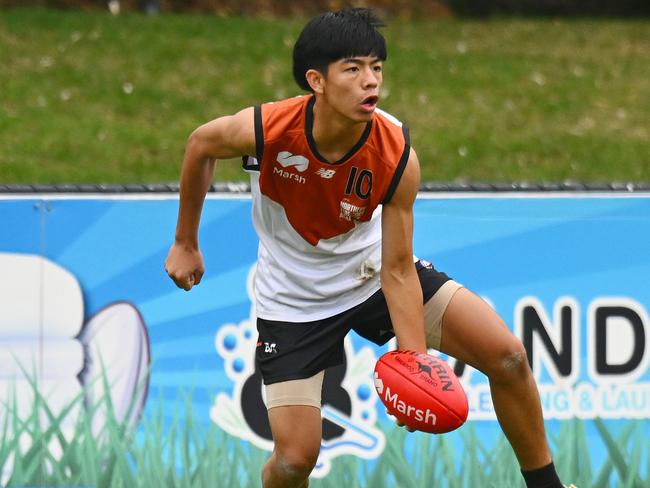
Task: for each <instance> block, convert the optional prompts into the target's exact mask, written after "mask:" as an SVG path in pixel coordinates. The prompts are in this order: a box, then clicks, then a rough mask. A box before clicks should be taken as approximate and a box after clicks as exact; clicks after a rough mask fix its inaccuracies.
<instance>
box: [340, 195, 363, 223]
mask: <svg viewBox="0 0 650 488" xmlns="http://www.w3.org/2000/svg"><path fill="white" fill-rule="evenodd" d="M365 211H366V207H359V206H357V205H353V204H351V203H350V202H348V201H346V200H341V213H340V214H339V218H340V219H344V220H347V221H349V222H353V221H355V220H360V219H361V217H363V214H364V213H365Z"/></svg>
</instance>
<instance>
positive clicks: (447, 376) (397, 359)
mask: <svg viewBox="0 0 650 488" xmlns="http://www.w3.org/2000/svg"><path fill="white" fill-rule="evenodd" d="M375 388H376V390H377V393H378V394H379V398H380V399H381V401H382V403H383V404H384V405H385V406H386V409H387V410H388V413H389V414H391V415H394V416H395V417H396V418H397V420H398V422H400V423H402V424H404V425H405V426H406V427H408V428H410V429H414V430H420V431H422V432H429V433H433V434H442V433H445V432H449V431H452V430H454V429H457V428H458V427H460V426H461V425H463V424H464V423H465V420H467V414H468V405H467V396H466V395H465V391H464V390H463V387H462V385H461V384H460V380H459V379H458V377H457V376H456V375H455V374H454V372H453V370H452V369H451V367H450V366H449V365H448V364H447V363H446V362H445V361H443V360H442V359H440V358H437V357H435V356H431V355H429V354H424V353H420V352H415V351H391V352H388V353H386V354H384V355H383V356H382V357H380V358H379V360H378V361H377V364H376V365H375Z"/></svg>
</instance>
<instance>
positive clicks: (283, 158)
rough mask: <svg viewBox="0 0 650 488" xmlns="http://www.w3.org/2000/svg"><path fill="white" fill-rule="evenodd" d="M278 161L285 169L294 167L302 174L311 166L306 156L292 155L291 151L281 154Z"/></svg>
mask: <svg viewBox="0 0 650 488" xmlns="http://www.w3.org/2000/svg"><path fill="white" fill-rule="evenodd" d="M276 161H277V162H278V163H280V165H281V166H282V167H283V168H288V167H289V166H293V167H295V168H296V169H297V170H298V171H300V172H301V173H302V172H303V171H305V170H306V169H307V167H308V166H309V159H307V158H306V157H305V156H300V155H295V154H291V153H290V152H289V151H281V152H279V153H278V157H277V158H276Z"/></svg>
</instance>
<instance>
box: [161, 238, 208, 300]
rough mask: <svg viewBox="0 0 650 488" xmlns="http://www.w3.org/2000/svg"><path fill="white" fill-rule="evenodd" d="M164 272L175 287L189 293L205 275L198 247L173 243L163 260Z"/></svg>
mask: <svg viewBox="0 0 650 488" xmlns="http://www.w3.org/2000/svg"><path fill="white" fill-rule="evenodd" d="M165 271H167V274H168V275H169V277H170V278H171V279H172V280H173V281H174V283H176V286H178V287H179V288H182V289H183V290H185V291H190V290H191V289H192V287H193V286H195V285H198V284H199V283H200V282H201V278H202V277H203V273H205V266H204V265H203V256H202V255H201V251H200V250H199V248H198V247H193V246H188V245H185V244H181V243H178V242H175V243H174V244H173V245H172V247H171V248H170V249H169V253H168V254H167V259H165Z"/></svg>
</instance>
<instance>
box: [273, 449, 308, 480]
mask: <svg viewBox="0 0 650 488" xmlns="http://www.w3.org/2000/svg"><path fill="white" fill-rule="evenodd" d="M317 460H318V450H313V449H293V450H290V451H286V452H278V453H277V463H278V464H277V468H278V469H279V470H281V471H282V472H283V474H284V475H285V476H286V477H287V478H293V479H306V478H307V477H309V474H310V473H311V472H312V470H313V469H314V466H316V461H317Z"/></svg>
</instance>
